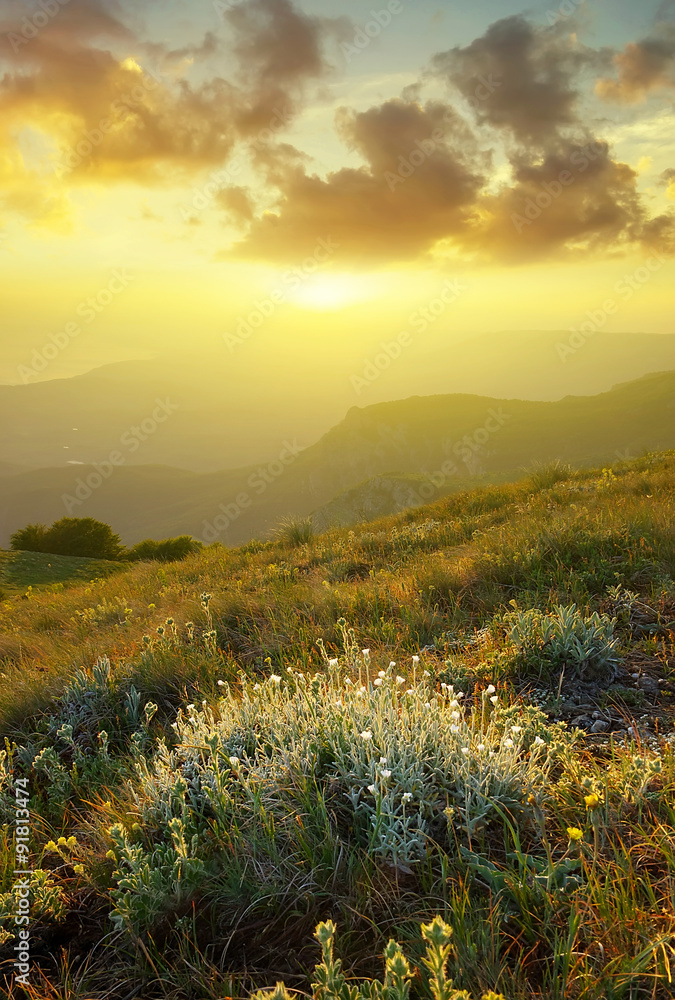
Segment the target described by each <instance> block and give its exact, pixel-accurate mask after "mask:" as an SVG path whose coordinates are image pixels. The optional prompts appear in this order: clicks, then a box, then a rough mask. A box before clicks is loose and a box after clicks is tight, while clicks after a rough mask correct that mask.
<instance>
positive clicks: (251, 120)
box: [0, 0, 332, 185]
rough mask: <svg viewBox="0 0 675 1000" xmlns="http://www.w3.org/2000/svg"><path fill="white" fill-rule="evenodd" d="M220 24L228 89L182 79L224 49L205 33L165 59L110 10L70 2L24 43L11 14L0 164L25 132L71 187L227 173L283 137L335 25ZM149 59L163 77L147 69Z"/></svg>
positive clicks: (264, 6)
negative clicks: (229, 55) (251, 146)
mask: <svg viewBox="0 0 675 1000" xmlns="http://www.w3.org/2000/svg"><path fill="white" fill-rule="evenodd" d="M228 20H229V23H230V27H231V29H232V32H233V39H234V40H233V43H232V44H233V50H234V54H235V57H236V59H235V62H234V64H233V72H232V79H231V80H230V79H224V78H223V77H221V76H219V75H217V74H215V73H214V74H213V75H212V76H211V77H210V78H209V77H208V75H207V74H204V72H202V73H201V75H200V82H199V83H194V82H190V80H189V79H188V78H187V76H186V71H187V70H189V68H190V66H191V65H192V63H193V61H194V60H195V59H199V60H201V61H202V67H207V68H208V67H209V65H210V62H209V61H210V60H212V58H213V57H214V56H216V55H218V54H219V53H220V48H221V45H222V44H224V43H222V42H221V40H219V39H218V38H217V37H216V36H215V35H214V34H213V33H212V32H208V33H207V34H206V35H205V36H204V38H203V40H202V41H201V42H197V43H194V44H187V45H185V46H183V47H181V48H169V47H168V46H165V45H162V44H159V43H147V42H145V41H143V40H142V39H141V38H139V37H137V36H136V35H135V34H134V33H133V32H132V31H131V30H130V29H129V27H127V25H126V24H125V23H124V22H123V20H122V15H121V13H120V8H119V7H118V5H117V4H116V3H115V2H114V0H111V3H110V4H108V5H107V7H106V8H104V7H103V6H102V5H101V4H100V3H98V2H97V0H70V3H69V4H68V5H67V6H64V7H63V8H59V10H58V11H57V13H56V14H55V15H54V16H53V17H51V19H49V20H48V21H47V23H45V24H44V26H42V27H40V29H39V30H38V31H37V32H36V33H33V32H32V31H30V32H28V34H29V36H30V37H28V38H25V37H24V35H19V33H20V32H22V31H24V34H25V30H24V29H25V24H24V20H22V18H21V16H20V8H19V9H18V10H17V11H16V12H15V14H14V15H13V16H12V17H7V18H5V20H4V21H3V22H2V23H1V24H0V31H5V32H10V36H11V35H12V34H13V35H16V36H17V37H20V38H21V40H22V41H21V44H20V45H18V44H15V45H14V46H8V50H7V53H6V55H7V58H8V62H9V64H10V69H9V71H8V72H6V73H5V74H4V75H3V76H0V120H1V121H2V125H0V156H1V154H2V151H3V149H4V150H5V151H6V153H9V151H10V150H11V151H12V153H15V152H16V138H15V137H16V135H17V134H18V133H20V132H21V130H23V129H26V128H30V129H32V130H34V131H35V132H37V133H39V134H41V135H43V136H45V137H46V139H48V140H49V142H51V144H52V146H54V145H55V146H56V147H58V150H59V152H58V153H57V154H52V155H51V157H50V160H51V165H52V166H53V168H54V170H55V171H56V174H57V175H58V177H59V178H60V179H61V180H64V179H65V180H67V181H68V183H69V184H71V185H72V184H75V183H81V182H88V181H102V180H105V181H115V180H120V181H126V180H134V181H138V182H141V183H144V184H159V183H161V184H167V183H180V182H181V181H182V180H184V179H185V177H186V176H187V175H190V174H196V173H198V172H199V171H202V170H205V169H208V168H211V167H214V166H217V165H222V164H224V163H226V161H227V160H228V158H229V157H230V155H231V154H232V152H233V149H234V147H235V146H236V144H237V143H238V142H240V141H242V140H243V141H248V140H249V139H250V138H251V137H252V136H253V137H255V133H256V130H259V129H260V127H261V126H267V127H269V126H270V125H271V123H274V130H275V132H278V131H280V130H283V128H285V127H287V126H288V124H289V122H290V121H291V120H292V117H293V115H294V114H296V113H297V111H298V109H299V107H300V101H301V98H302V93H303V88H304V86H305V84H306V82H307V81H308V80H311V79H314V78H318V77H320V76H322V75H325V74H326V73H327V72H328V69H329V67H328V63H327V62H326V59H325V57H324V54H323V51H322V44H323V37H324V34H325V33H326V32H328V33H330V31H331V30H332V27H331V25H332V22H324V21H322V20H321V19H317V18H310V17H307V16H306V15H304V14H302V13H301V12H298V11H297V10H296V9H295V8H294V7H293V5H292V4H291V3H290V2H289V0H251V2H250V3H248V4H246V6H245V7H239V8H233V9H232V10H231V11H230V12H229V14H228ZM147 58H151V59H152V61H153V62H154V64H155V65H159V66H160V67H161V70H162V72H161V74H159V75H158V74H157V73H152V72H150V70H149V68H148V67H147V66H144V65H143V64H144V63H145V62H146V59H147ZM237 67H238V68H237ZM205 76H206V78H205ZM279 108H281V109H282V111H281V112H279ZM275 115H276V117H275ZM8 159H9V160H11V164H12V169H11V173H12V176H13V177H14V179H15V180H16V179H19V180H20V181H21V183H22V184H26V183H29V182H31V178H32V181H33V182H35V183H36V184H37V183H41V184H42V185H45V184H47V183H48V181H47V179H46V177H45V176H44V171H43V176H42V178H41V179H40V178H39V177H37V176H36V175H35V173H34V172H33V173H31V170H30V168H29V167H28V166H27V165H26V163H22V162H21V157H18V158H17V157H16V156H14V155H13V156H11V157H8V156H7V155H6V156H5V157H4V160H5V162H7V161H8ZM4 179H5V180H7V179H8V178H4Z"/></svg>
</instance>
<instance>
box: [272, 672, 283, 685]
mask: <svg viewBox="0 0 675 1000" xmlns="http://www.w3.org/2000/svg"><path fill="white" fill-rule="evenodd" d="M270 680H271V681H272V683H273V684H281V677H279V674H270Z"/></svg>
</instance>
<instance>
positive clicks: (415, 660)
mask: <svg viewBox="0 0 675 1000" xmlns="http://www.w3.org/2000/svg"><path fill="white" fill-rule="evenodd" d="M412 661H413V663H419V662H420V658H419V656H413V658H412Z"/></svg>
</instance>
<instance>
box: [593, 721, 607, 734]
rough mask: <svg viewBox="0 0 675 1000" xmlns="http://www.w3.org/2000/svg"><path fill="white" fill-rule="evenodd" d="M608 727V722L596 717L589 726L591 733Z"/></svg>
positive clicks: (604, 730) (601, 731)
mask: <svg viewBox="0 0 675 1000" xmlns="http://www.w3.org/2000/svg"><path fill="white" fill-rule="evenodd" d="M608 729H609V722H605V720H604V719H597V720H596V721H595V722H594V723H593V725H592V726H591V732H592V733H604V732H606V731H607V730H608Z"/></svg>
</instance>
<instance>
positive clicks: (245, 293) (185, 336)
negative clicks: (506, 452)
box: [0, 0, 675, 383]
mask: <svg viewBox="0 0 675 1000" xmlns="http://www.w3.org/2000/svg"><path fill="white" fill-rule="evenodd" d="M1 10H2V14H1V15H0V17H1V19H2V20H1V22H0V176H1V179H2V183H1V185H0V265H1V275H2V277H1V281H2V286H1V287H2V303H3V309H2V327H1V333H0V336H1V338H2V344H1V347H2V353H1V358H2V362H1V368H0V380H1V381H3V382H5V383H15V382H22V381H26V376H25V372H26V368H27V367H28V366H30V365H31V363H32V362H31V359H32V358H33V357H34V354H33V352H34V351H35V350H37V351H39V352H41V351H42V350H43V348H44V345H45V344H47V343H49V342H50V337H52V338H54V337H55V338H56V342H57V344H61V345H62V346H60V347H59V348H58V350H57V351H55V352H53V353H54V354H55V356H54V357H53V358H52V359H50V363H49V364H47V365H45V366H44V369H43V370H40V371H37V370H35V375H34V377H35V378H55V377H63V376H67V375H73V374H76V373H79V372H83V371H86V370H88V369H90V368H92V367H94V366H96V365H100V364H104V363H106V362H109V361H117V360H123V359H127V358H141V357H149V356H151V355H154V354H156V353H161V352H176V351H185V352H188V351H189V352H192V353H193V354H195V355H197V356H200V357H203V358H204V359H205V361H206V362H207V363H208V360H209V359H210V358H214V357H215V356H216V355H217V356H218V358H219V360H220V361H226V360H227V357H228V352H229V353H231V351H232V345H233V344H234V343H236V342H237V341H236V338H239V342H241V346H242V350H243V349H244V345H243V342H244V341H245V340H250V341H251V342H250V343H248V344H247V346H246V349H249V348H250V349H251V352H252V353H251V358H252V359H253V358H255V359H256V364H263V363H264V361H265V358H267V360H268V361H270V363H274V364H276V363H277V362H278V363H283V359H284V357H285V356H287V355H288V352H289V351H290V352H291V353H294V354H297V353H302V352H303V351H304V350H311V351H312V352H313V353H314V356H316V352H317V351H318V355H319V357H321V351H322V350H323V348H324V347H325V349H326V355H325V356H326V358H329V357H330V356H331V354H332V353H334V352H335V350H336V344H338V345H339V349H340V350H341V351H344V352H346V354H348V355H350V356H353V358H354V363H355V364H356V363H357V361H358V359H360V358H364V357H367V356H368V354H369V352H370V351H372V350H373V349H374V347H375V346H376V345H377V343H378V342H379V341H381V340H382V338H383V337H390V336H393V335H395V334H396V333H397V332H398V331H399V330H400V329H402V328H403V327H404V326H405V325H406V321H407V318H408V317H409V316H410V315H411V314H412V313H413V312H414V311H415V310H420V309H423V308H425V307H426V306H427V304H428V303H429V302H432V301H433V300H434V299H435V298H437V297H438V296H439V294H440V292H441V291H442V289H443V288H444V283H446V282H448V281H449V282H451V286H450V287H455V288H456V289H459V292H458V294H456V296H455V300H454V301H453V302H452V305H451V306H449V308H448V311H447V313H446V314H444V315H443V317H442V319H441V320H439V323H438V331H439V334H438V335H439V336H440V335H442V336H443V337H445V338H452V337H460V336H466V335H470V334H473V333H479V332H481V331H490V330H501V329H560V330H566V329H568V328H570V327H572V326H575V325H578V324H579V323H581V322H582V321H583V319H584V315H585V312H586V310H594V309H598V308H599V307H601V306H602V303H603V301H604V300H606V299H607V298H608V297H611V296H614V297H616V292H615V291H614V289H615V288H616V284H617V282H619V281H621V280H623V279H624V277H625V276H626V275H629V276H630V275H632V274H634V273H636V271H637V270H638V269H640V268H642V267H643V266H644V264H645V261H647V260H652V261H653V260H658V261H660V262H661V266H659V267H658V268H656V269H654V271H653V273H652V274H651V275H650V277H649V280H648V281H646V282H645V283H644V285H641V286H640V288H639V294H638V293H636V294H635V295H634V296H632V297H631V298H630V300H629V301H626V302H625V303H622V304H621V305H620V306H619V308H618V309H617V311H616V312H615V313H614V314H613V315H612V316H611V317H609V318H608V320H607V324H606V328H607V329H610V330H615V331H626V332H628V331H633V332H657V333H666V332H670V333H672V332H675V330H674V328H673V321H672V285H673V268H672V257H673V253H674V250H675V129H674V128H673V102H674V100H675V2H673V0H668V2H659V0H643V2H642V3H639V4H637V3H635V2H633V0H630V2H629V0H590V2H588V3H585V2H584V3H577V2H574V0H567V2H563V3H562V5H560V6H559V5H558V4H557V3H556V2H555V0H554V2H553V3H550V4H547V3H533V4H531V5H530V6H529V7H527V8H520V7H519V6H517V5H513V4H508V3H505V2H504V0H499V2H497V0H487V2H483V3H481V4H473V5H466V4H463V3H462V4H460V3H459V2H458V3H454V2H446V3H439V2H438V0H414V2H413V0H400V2H397V0H392V2H390V3H389V4H388V5H387V3H385V2H384V0H378V2H377V3H374V4H373V3H371V2H369V3H362V2H357V0H343V2H341V3H339V4H338V3H335V2H332V3H329V2H327V0H302V2H299V3H291V2H290V0H247V2H239V3H235V2H233V3H226V2H216V3H215V4H213V3H211V2H209V0H199V2H195V0H189V2H188V0H169V2H167V0H162V2H159V0H158V2H150V0H141V2H138V0H136V2H135V3H131V2H129V3H123V2H116V0H100V2H94V0H61V2H59V0H43V2H42V4H41V5H37V4H34V3H32V2H30V3H26V2H16V3H15V2H12V0H3V4H2V8H1ZM373 12H375V14H376V15H377V16H376V17H374V16H373ZM654 255H656V256H654ZM452 283H455V284H454V285H452ZM87 300H93V301H91V302H89V304H87ZM259 314H261V315H263V320H264V321H261V322H260V324H259V327H258V325H257V324H258V315H259ZM252 315H253V316H254V317H255V318H254V325H255V330H254V331H253V332H254V333H255V337H254V336H253V334H251V335H247V334H246V330H247V329H248V328H250V324H248V318H250V317H251V316H252ZM75 329H77V330H78V332H77V334H75V333H74V332H73V331H74V330H75ZM69 331H70V332H69ZM59 337H60V338H61V340H60V341H59V339H58V338H59ZM228 338H229V339H228ZM232 338H235V340H232ZM254 339H257V342H258V348H257V350H254V349H253V340H254ZM63 345H66V346H63ZM37 367H38V368H39V365H38V366H37ZM22 372H23V375H22V374H21V373H22ZM268 374H269V373H268Z"/></svg>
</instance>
